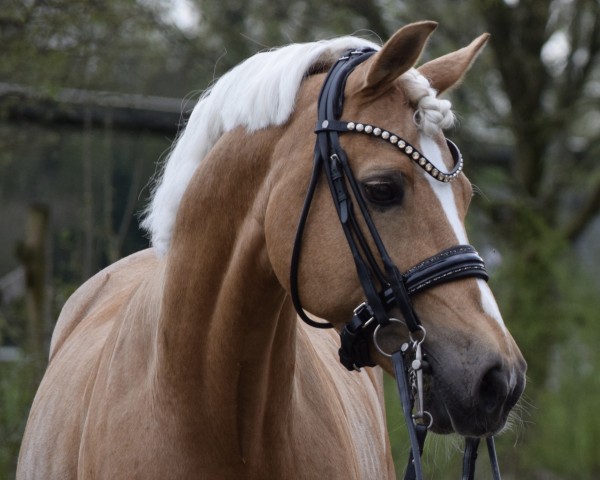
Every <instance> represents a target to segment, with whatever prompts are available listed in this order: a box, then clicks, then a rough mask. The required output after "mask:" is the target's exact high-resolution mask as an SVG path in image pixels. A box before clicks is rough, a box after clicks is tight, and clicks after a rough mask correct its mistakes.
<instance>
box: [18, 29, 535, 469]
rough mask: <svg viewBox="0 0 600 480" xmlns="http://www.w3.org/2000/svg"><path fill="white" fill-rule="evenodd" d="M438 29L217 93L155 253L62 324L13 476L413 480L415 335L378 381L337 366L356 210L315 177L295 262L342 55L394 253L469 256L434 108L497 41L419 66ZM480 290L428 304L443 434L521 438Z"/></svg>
mask: <svg viewBox="0 0 600 480" xmlns="http://www.w3.org/2000/svg"><path fill="white" fill-rule="evenodd" d="M436 26H437V24H436V23H434V22H429V21H424V22H418V23H413V24H409V25H406V26H404V27H403V28H401V29H399V30H398V31H397V32H396V33H395V34H394V35H393V36H392V37H391V38H390V39H389V40H388V41H387V42H386V43H385V44H384V45H383V47H380V46H378V45H376V44H374V43H372V42H370V41H367V40H364V39H361V38H357V37H340V38H335V39H330V40H326V41H320V42H313V43H305V44H292V45H288V46H285V47H281V48H279V49H274V50H270V51H266V52H261V53H258V54H256V55H254V56H252V57H250V58H248V59H247V60H246V61H244V62H242V63H241V64H239V65H238V66H236V67H234V68H233V69H232V70H231V71H229V72H228V73H226V74H225V75H224V76H223V77H222V78H221V79H220V80H218V81H217V82H216V83H215V84H214V85H213V86H212V88H211V89H210V90H209V91H208V92H207V93H205V94H204V96H203V97H202V99H201V100H200V101H199V102H198V104H197V105H196V106H195V108H194V110H193V112H192V114H191V116H190V118H189V121H188V123H187V125H186V126H185V129H184V130H183V133H182V134H181V135H180V136H179V138H178V139H177V141H176V142H175V146H174V147H173V149H172V151H171V152H170V154H169V156H168V159H167V161H166V163H165V166H164V170H163V173H162V176H161V177H160V178H159V179H158V181H157V187H156V188H155V190H154V192H153V198H152V201H151V203H150V205H149V207H148V209H147V211H146V214H145V217H144V220H143V227H144V228H146V229H147V230H148V231H149V233H150V236H151V241H152V247H151V248H149V249H146V250H143V251H141V252H138V253H135V254H133V255H131V256H128V257H126V258H123V259H121V260H120V261H118V262H116V263H114V264H113V265H111V266H108V267H107V268H106V269H104V270H102V271H101V272H99V273H97V274H96V275H95V276H93V277H92V278H91V279H90V280H88V281H87V282H86V283H84V284H83V285H82V286H81V287H80V288H79V289H78V290H77V291H76V292H75V293H74V294H73V295H72V296H71V297H70V298H69V300H68V301H67V302H66V304H65V306H64V308H63V310H62V312H61V314H60V316H59V318H58V321H57V324H56V327H55V330H54V333H53V336H52V341H51V346H50V355H49V364H48V367H47V370H46V372H45V375H44V377H43V379H42V381H41V384H40V386H39V389H38V391H37V394H36V396H35V399H34V401H33V405H32V407H31V411H30V415H29V419H28V423H27V425H26V429H25V433H24V438H23V442H22V446H21V450H20V454H19V461H18V467H17V478H19V479H33V478H61V479H69V478H81V479H84V478H110V479H119V478H126V479H132V478H143V479H151V478H156V479H159V478H160V479H163V478H186V479H187V478H218V479H225V480H227V479H240V478H244V479H270V478H273V479H275V478H276V479H281V478H294V479H314V478H331V479H344V480H347V479H367V478H369V479H372V478H380V479H386V478H387V479H389V478H395V473H394V465H393V460H392V456H391V452H390V442H389V437H388V434H387V430H386V420H385V407H384V403H383V396H382V382H383V371H386V372H388V373H393V365H392V361H391V359H390V357H389V355H388V354H387V353H388V352H392V351H394V350H395V349H397V348H398V346H399V345H400V344H403V343H404V342H406V340H407V338H409V337H411V336H413V335H414V334H413V333H412V332H411V331H409V330H408V329H407V328H406V325H405V324H406V323H407V319H406V318H403V317H402V315H403V313H402V312H400V313H398V312H396V310H397V308H396V310H394V312H395V313H394V318H395V319H396V320H394V322H392V324H391V326H390V325H387V326H385V325H384V326H382V328H379V329H378V331H377V332H376V335H375V337H376V338H375V340H376V341H374V340H373V336H371V337H370V338H367V339H366V345H367V346H368V355H369V356H370V358H372V362H371V363H370V366H367V367H366V368H361V369H359V368H358V366H359V365H354V364H351V365H350V366H349V367H348V366H346V368H344V366H343V365H341V363H340V361H339V359H338V353H339V347H340V332H343V330H344V326H345V325H346V323H347V322H348V319H349V318H350V317H352V316H353V311H354V308H355V306H356V305H357V304H360V303H361V302H362V301H363V300H364V296H365V293H364V289H363V286H362V284H361V281H360V280H359V277H358V275H357V270H356V264H355V261H354V260H355V259H354V258H353V255H352V252H351V249H350V248H348V247H349V243H348V240H347V238H345V235H344V230H343V228H341V227H340V221H339V218H340V215H342V216H343V215H344V214H347V213H348V212H347V210H344V211H342V210H343V209H344V208H345V207H340V208H338V207H339V205H337V204H336V203H335V202H332V199H331V198H330V197H331V194H330V189H329V188H328V184H327V182H325V181H324V180H320V181H319V180H318V176H315V175H313V176H315V178H317V180H316V181H315V182H314V185H312V187H314V188H313V192H312V193H313V195H312V201H311V202H310V209H309V212H308V214H307V215H306V218H305V220H306V221H305V224H304V226H303V232H302V235H301V246H302V247H301V248H302V250H301V252H302V254H301V256H300V257H299V258H297V264H296V265H295V268H293V265H292V264H293V263H294V262H293V261H292V256H293V252H294V250H295V245H296V244H297V242H296V237H297V236H298V235H297V232H298V222H299V216H300V214H301V212H302V210H303V206H304V205H305V200H306V195H307V190H308V189H309V188H310V185H309V184H310V182H311V178H312V177H311V171H312V168H313V162H312V161H311V159H313V158H314V153H315V149H314V139H315V133H314V132H315V120H316V119H317V116H318V112H317V105H318V102H317V98H318V96H319V92H320V91H321V89H322V87H323V85H324V82H325V79H326V76H327V74H328V72H329V71H330V70H331V69H332V67H333V65H334V64H335V63H336V61H338V59H340V58H341V57H343V56H344V55H347V56H352V55H354V52H356V51H364V50H365V49H366V50H369V52H370V53H369V57H368V58H367V59H366V60H365V61H364V62H361V63H360V64H357V65H356V67H355V68H353V69H352V71H349V73H348V75H347V78H345V79H344V82H343V85H342V87H341V90H342V93H343V95H344V103H343V112H342V113H341V117H343V118H344V119H353V120H358V121H360V122H361V123H355V122H349V123H348V124H347V125H346V124H344V125H346V126H344V127H343V128H342V127H339V125H338V123H339V122H338V123H336V122H332V124H333V125H334V126H335V125H337V127H336V128H338V127H339V130H340V131H339V132H337V133H336V135H337V136H338V137H339V143H340V145H341V147H342V148H343V150H344V152H345V154H346V156H347V160H348V166H349V167H350V168H351V169H352V172H353V174H354V176H355V179H356V185H357V186H358V194H359V195H360V196H361V197H362V198H363V199H364V204H365V206H366V211H367V212H368V214H369V215H370V218H371V219H372V223H373V224H374V226H375V227H376V230H377V233H378V234H379V236H380V239H381V242H383V244H384V245H385V248H386V251H387V253H388V254H389V257H390V259H391V261H393V263H394V264H395V266H396V267H397V270H398V271H399V272H400V271H402V272H407V271H410V270H411V267H413V266H414V265H418V264H419V263H420V262H423V260H424V259H428V258H430V257H432V255H433V256H434V258H438V257H435V255H436V254H437V253H438V252H440V251H442V252H447V251H448V249H452V248H453V247H454V246H456V245H457V244H466V243H467V236H466V233H465V228H464V218H465V215H466V212H467V209H468V207H469V202H470V200H471V196H472V187H471V184H470V183H469V181H468V180H467V178H466V176H465V174H464V173H463V172H462V171H461V170H462V159H460V161H458V160H457V158H456V157H457V155H459V154H458V153H457V152H458V150H457V148H456V147H455V146H453V144H451V143H448V142H446V139H445V137H444V134H443V129H445V128H448V127H450V126H451V125H452V124H453V121H454V116H453V113H452V110H451V105H450V102H449V101H447V100H444V99H441V98H439V97H438V95H441V94H442V93H444V92H446V91H447V90H449V89H451V88H452V87H454V86H455V85H457V84H458V83H459V82H460V81H461V79H462V78H463V76H464V74H465V73H466V71H467V70H468V69H469V67H470V65H471V64H472V62H473V61H474V59H475V58H476V57H477V55H478V53H479V52H480V51H481V49H482V48H483V46H484V45H485V43H486V41H487V36H486V35H482V36H480V37H478V38H477V39H475V40H474V41H473V42H472V43H471V44H470V45H468V46H466V47H464V48H462V49H460V50H457V51H454V52H452V53H449V54H447V55H444V56H442V57H439V58H436V59H433V60H431V61H428V62H426V63H424V64H423V65H421V66H420V67H418V68H416V67H415V65H416V64H417V62H418V59H419V58H420V55H421V53H422V50H423V49H424V47H425V44H426V42H427V40H428V38H429V37H430V35H431V33H432V32H433V30H434V29H435V28H436ZM348 52H350V53H348ZM326 123H327V124H328V122H323V123H322V124H321V125H320V126H318V127H317V130H319V129H321V130H326V129H327V128H333V127H331V125H330V126H329V127H328V126H327V124H326ZM373 126H377V127H373ZM350 128H352V129H353V130H355V132H360V133H362V134H358V133H356V134H355V133H349V132H348V130H350ZM390 132H397V133H394V134H390ZM317 135H319V134H317ZM400 138H401V139H402V140H400ZM394 140H395V141H394ZM401 142H405V143H401ZM407 145H411V147H410V152H412V153H410V152H409V149H408V148H407ZM415 152H420V153H421V154H422V156H421V157H419V160H418V161H417V160H416V159H415V158H416V157H415V156H414V154H415ZM409 153H410V154H409ZM417 157H418V155H417ZM332 158H333V155H332ZM423 159H427V161H426V162H425V160H423ZM328 161H329V159H328ZM421 162H424V163H422V164H421ZM453 165H454V167H453ZM458 166H460V168H458ZM453 168H454V169H453ZM452 169H453V170H452ZM344 178H345V180H344V181H343V182H342V183H347V182H348V178H347V177H344ZM337 185H338V187H339V186H340V185H339V182H338V184H337ZM344 188H346V192H349V190H350V188H349V187H348V186H347V185H346V186H345V187H344ZM341 193H343V192H341ZM354 208H355V209H356V206H355V207H354ZM365 222H366V220H365V219H363V218H362V217H361V218H359V219H358V220H357V222H356V224H357V226H358V227H362V228H366V226H365ZM373 244H374V240H373V239H372V238H370V237H367V238H366V240H365V244H364V245H362V247H361V249H362V250H363V251H366V250H368V249H369V248H372V249H373V248H374V247H373ZM452 255H454V253H452ZM469 255H474V254H472V253H469ZM442 256H443V255H442ZM373 263H374V264H380V263H381V261H380V259H379V258H375V259H374V262H373ZM425 263H426V264H427V261H426V262H425ZM396 267H394V268H396ZM292 269H295V270H297V271H296V272H295V273H296V275H295V276H296V281H293V280H292V278H293V277H294V275H290V271H291V270H292ZM476 277H477V276H476V275H470V276H466V277H464V278H452V281H449V282H440V283H439V284H436V285H435V286H432V287H431V288H427V289H423V290H422V291H421V290H419V291H417V292H416V293H411V294H410V302H411V308H412V309H413V310H414V312H416V315H418V318H419V322H420V324H419V325H421V328H422V329H423V331H425V330H426V340H425V341H423V343H422V346H423V354H424V356H425V357H426V359H427V363H428V368H427V369H426V370H424V375H423V377H424V387H423V397H424V398H423V402H424V408H426V409H427V412H428V414H429V415H430V416H431V422H430V423H431V425H430V430H432V431H434V432H437V433H441V434H445V433H450V432H457V433H459V434H461V435H464V436H468V437H481V438H483V437H487V436H489V435H492V434H495V433H498V432H500V431H501V430H502V429H503V427H504V425H505V423H506V420H507V416H508V413H509V411H510V410H511V408H512V407H513V406H514V405H515V403H516V402H517V400H518V398H519V396H520V395H521V393H522V391H523V389H524V385H525V371H526V362H525V360H524V358H523V356H522V354H521V352H520V351H519V348H518V347H517V345H516V343H515V341H514V340H513V338H512V337H511V335H510V333H509V331H508V329H507V327H506V325H505V324H504V322H503V319H502V317H501V314H500V312H499V309H498V306H497V304H496V302H495V300H494V297H493V294H492V292H491V290H490V289H489V287H488V285H487V283H486V282H485V281H484V280H483V279H482V278H476ZM402 284H403V282H402V281H401V282H399V286H397V287H395V288H396V289H397V288H400V289H402V288H404V287H403V285H402ZM294 288H296V289H297V292H296V296H298V295H299V296H300V297H301V300H302V301H301V306H302V309H301V310H302V312H305V313H304V316H309V317H310V318H311V319H312V320H313V321H314V322H315V323H317V322H319V320H318V319H326V321H327V322H329V324H330V325H332V326H333V327H334V328H332V329H316V328H312V327H311V326H309V325H307V324H305V323H304V322H301V321H300V320H299V317H298V315H299V312H298V311H297V309H296V308H295V305H294V304H295V302H294V301H293V298H292V297H293V296H294V295H293V293H294V292H293V291H294ZM394 292H396V290H394ZM371 297H373V295H371ZM411 311H412V310H411ZM409 313H410V312H409ZM409 313H406V312H404V314H405V317H406V315H408V314H409ZM373 315H374V316H376V314H375V313H373ZM411 315H412V314H411ZM367 363H368V362H367ZM363 364H364V362H363ZM354 366H356V367H357V368H353V367H354ZM349 370H351V371H349Z"/></svg>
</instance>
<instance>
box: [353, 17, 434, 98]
mask: <svg viewBox="0 0 600 480" xmlns="http://www.w3.org/2000/svg"><path fill="white" fill-rule="evenodd" d="M436 27H437V23H436V22H430V21H424V22H417V23H411V24H409V25H406V26H405V27H403V28H401V29H400V30H398V31H397V32H396V33H395V34H394V35H392V37H391V38H390V39H389V40H388V41H387V42H386V43H385V45H384V46H383V47H382V49H381V50H380V51H379V52H377V53H376V54H375V55H374V56H373V60H372V61H370V62H369V70H368V72H367V75H366V78H365V83H364V84H363V89H366V90H368V91H375V90H378V89H379V88H381V87H383V86H385V85H387V84H391V83H392V82H393V81H394V80H396V78H398V77H399V76H400V75H402V74H403V73H404V72H406V71H407V70H408V69H410V68H411V67H412V66H413V65H414V64H415V63H417V60H418V59H419V57H420V56H421V52H422V51H423V48H424V47H425V43H427V39H428V38H429V36H430V35H431V34H432V33H433V31H434V30H435V29H436Z"/></svg>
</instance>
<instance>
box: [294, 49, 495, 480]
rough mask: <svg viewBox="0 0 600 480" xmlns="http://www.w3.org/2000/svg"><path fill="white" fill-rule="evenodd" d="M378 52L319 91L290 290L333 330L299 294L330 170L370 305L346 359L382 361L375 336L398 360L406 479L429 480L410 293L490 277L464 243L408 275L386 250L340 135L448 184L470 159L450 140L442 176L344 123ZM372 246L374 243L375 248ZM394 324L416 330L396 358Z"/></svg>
mask: <svg viewBox="0 0 600 480" xmlns="http://www.w3.org/2000/svg"><path fill="white" fill-rule="evenodd" d="M374 53H375V50H373V49H370V48H366V49H361V50H354V51H348V52H347V53H346V54H345V55H344V56H342V57H341V58H340V59H339V60H338V61H337V62H336V63H335V64H334V65H333V67H332V68H331V69H330V71H329V73H328V75H327V78H326V80H325V82H324V84H323V87H322V89H321V92H320V94H319V99H318V121H317V127H316V130H315V133H316V135H317V140H316V144H315V149H314V164H313V171H312V175H311V179H310V183H309V186H308V190H307V194H306V199H305V203H304V207H303V209H302V212H301V215H300V220H299V223H298V230H297V232H296V238H295V242H294V248H293V252H292V262H291V268H290V290H291V297H292V301H293V304H294V307H295V309H296V311H297V312H298V315H299V316H300V318H301V319H302V320H303V321H304V322H306V323H307V324H308V325H310V326H312V327H315V328H332V327H333V325H332V324H330V323H324V322H317V321H315V320H313V319H311V318H310V317H309V316H308V315H307V314H306V313H305V312H304V310H303V308H302V303H301V300H300V294H299V290H298V269H299V263H300V253H301V246H302V238H303V235H304V230H305V226H306V222H307V219H308V214H309V211H310V206H311V203H312V200H313V197H314V193H315V190H316V187H317V184H318V181H319V178H320V177H321V173H323V174H324V175H325V177H326V179H327V183H328V185H329V189H330V191H331V194H332V198H333V202H334V204H335V207H336V210H337V213H338V217H339V221H340V224H341V226H342V229H343V231H344V234H345V237H346V240H347V242H348V246H349V247H350V251H351V253H352V257H353V259H354V264H355V267H356V272H357V275H358V279H359V281H360V284H361V287H362V289H363V292H364V295H365V301H364V303H362V304H360V305H359V306H358V307H356V309H355V310H354V314H353V316H352V319H351V320H350V321H349V322H348V323H346V325H345V326H344V327H343V329H342V331H341V333H340V339H341V347H340V349H339V355H340V361H341V363H342V364H343V365H344V366H345V367H346V368H347V369H348V370H350V371H352V370H358V371H360V368H362V367H365V366H368V367H372V366H375V365H376V363H375V362H374V361H373V359H372V358H371V354H370V350H369V349H370V344H371V339H372V340H373V343H374V345H375V347H376V348H377V349H378V350H379V351H380V352H381V353H382V354H383V355H385V356H387V357H389V358H391V361H392V364H393V367H394V372H395V379H396V384H397V386H398V394H399V397H400V401H401V404H402V409H403V413H404V418H405V421H406V425H407V429H408V434H409V439H410V444H411V450H410V455H409V461H408V465H407V468H406V471H405V477H404V478H405V480H409V479H414V480H421V479H422V478H423V473H422V468H421V454H422V452H423V447H424V444H425V438H426V435H427V431H428V429H429V428H430V427H431V425H432V424H433V418H432V417H431V415H430V414H429V413H428V412H426V411H424V409H423V372H424V370H426V369H427V368H428V365H427V362H426V358H425V355H424V354H423V352H422V349H421V344H422V343H423V342H424V341H425V338H426V331H425V328H424V327H423V326H422V325H421V322H420V321H419V318H418V316H417V313H416V312H415V310H414V308H413V306H412V302H411V299H410V296H411V295H414V294H416V293H419V292H421V291H423V290H426V289H428V288H431V287H434V286H436V285H439V284H440V283H444V282H449V281H452V280H457V279H460V278H465V277H476V278H482V279H484V280H487V279H488V275H487V272H486V269H485V264H484V262H483V260H482V259H481V257H480V256H479V255H478V253H477V252H476V250H475V249H474V248H473V247H472V246H470V245H457V246H455V247H452V248H450V249H447V250H444V251H442V252H439V253H438V254H436V255H434V256H432V257H430V258H428V259H426V260H424V261H423V262H421V263H419V264H418V265H416V266H414V267H412V268H410V269H409V270H408V271H406V272H404V273H401V272H400V271H399V270H398V268H397V267H396V265H395V264H394V262H393V261H392V259H391V257H390V256H389V254H388V253H387V251H386V249H385V246H384V244H383V242H382V240H381V238H380V236H379V233H378V231H377V229H376V227H375V224H374V222H373V220H372V219H371V216H370V214H369V211H368V208H367V204H366V202H365V200H364V198H363V195H362V192H361V187H360V185H359V183H358V182H357V180H356V178H355V176H354V174H353V172H352V169H351V168H350V164H349V162H348V158H347V156H346V153H345V152H344V150H343V149H342V147H341V145H340V143H339V135H340V134H343V133H346V132H352V133H362V134H367V135H370V136H374V137H376V138H380V139H382V140H384V141H386V142H388V143H391V144H392V145H394V146H396V147H397V148H398V149H399V150H400V151H401V152H402V153H403V154H405V155H407V156H409V158H410V159H411V160H413V161H414V162H415V163H416V164H417V165H418V166H419V167H421V168H423V170H424V171H425V172H426V173H427V174H429V175H431V176H432V177H433V178H435V179H436V180H439V181H442V182H449V181H452V180H453V179H454V178H455V177H456V176H458V174H459V173H460V171H461V170H462V164H463V161H462V157H461V155H460V151H459V150H458V148H457V147H456V145H454V144H453V143H452V142H450V141H449V140H448V146H449V148H450V151H451V152H452V155H453V157H454V161H455V166H454V168H453V169H452V170H451V171H450V172H441V171H439V170H438V169H436V168H435V167H434V166H433V165H432V164H431V163H430V162H429V161H428V160H427V158H426V157H425V156H424V155H422V154H421V153H420V152H419V151H418V149H416V148H415V147H414V146H413V145H411V144H410V143H408V142H407V141H406V140H404V139H402V138H401V137H400V136H398V135H395V134H393V133H392V132H389V131H387V130H384V129H382V128H379V127H375V126H372V125H364V124H361V123H357V122H349V121H341V120H340V116H341V114H342V110H343V102H344V88H345V84H346V80H347V78H348V76H349V75H350V73H351V72H352V71H353V70H354V68H355V67H356V66H357V65H359V64H360V63H362V62H364V61H365V60H367V59H368V58H369V57H370V56H371V55H373V54H374ZM358 215H360V216H361V218H362V221H363V223H364V224H365V225H366V227H367V228H366V230H367V232H366V233H365V232H364V231H363V228H361V225H360V223H359V219H358ZM371 245H374V246H375V249H374V251H373V249H372V248H371ZM382 267H383V268H382ZM392 309H398V310H399V311H400V313H401V315H402V320H398V319H395V318H392V317H391V316H390V311H391V310H392ZM392 323H401V324H403V325H406V327H407V328H408V330H409V341H407V342H405V343H404V344H403V345H402V346H401V348H400V349H399V350H398V351H396V352H393V353H391V354H390V353H386V352H384V351H383V350H382V349H381V348H380V346H379V343H378V332H379V331H380V330H381V329H385V328H386V327H387V326H389V325H390V324H392ZM415 403H416V407H415ZM486 441H487V446H488V452H489V456H490V461H491V464H492V473H493V475H494V480H499V479H500V472H499V469H498V463H497V460H496V453H495V447H494V439H493V437H487V439H486ZM479 442H480V439H479V438H466V439H465V451H464V457H463V474H462V480H472V479H473V478H474V472H475V459H476V458H477V447H478V445H479ZM415 452H416V453H415Z"/></svg>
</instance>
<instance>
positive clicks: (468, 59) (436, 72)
mask: <svg viewBox="0 0 600 480" xmlns="http://www.w3.org/2000/svg"><path fill="white" fill-rule="evenodd" d="M488 38H490V35H489V33H484V34H483V35H481V36H479V37H477V38H476V39H475V40H473V41H472V42H471V43H470V44H469V45H468V46H466V47H464V48H461V49H460V50H457V51H456V52H452V53H449V54H447V55H444V56H443V57H439V58H436V59H435V60H431V61H430V62H427V63H426V64H424V65H421V66H420V67H419V68H418V70H419V73H421V75H423V76H424V77H425V78H426V79H427V80H429V83H430V84H431V86H432V87H433V88H435V89H436V90H437V92H438V93H442V92H445V91H446V90H448V89H450V88H452V87H454V86H455V85H456V84H457V83H459V82H460V81H461V80H462V78H463V76H464V75H465V73H467V70H469V68H470V67H471V64H472V63H473V62H474V61H475V59H476V58H477V55H479V53H480V52H481V50H482V49H483V47H484V46H485V44H486V43H487V41H488Z"/></svg>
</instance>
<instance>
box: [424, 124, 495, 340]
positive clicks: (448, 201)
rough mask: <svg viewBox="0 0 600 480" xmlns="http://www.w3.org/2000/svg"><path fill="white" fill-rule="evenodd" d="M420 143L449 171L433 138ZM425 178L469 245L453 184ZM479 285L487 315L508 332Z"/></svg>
mask: <svg viewBox="0 0 600 480" xmlns="http://www.w3.org/2000/svg"><path fill="white" fill-rule="evenodd" d="M419 141H420V144H421V152H422V153H423V155H425V157H426V158H427V159H428V160H429V161H430V162H431V163H432V164H433V165H434V167H435V168H437V169H438V170H440V171H441V172H446V171H448V167H447V166H446V165H445V164H444V160H443V158H442V152H441V150H440V148H439V147H438V144H437V143H435V142H434V141H433V139H432V138H431V137H429V136H427V135H424V134H421V136H420V139H419ZM425 178H426V179H427V182H429V185H430V186H431V188H432V190H433V192H434V193H435V195H436V197H437V198H438V200H439V201H440V203H441V205H442V208H443V209H444V212H445V213H446V217H447V219H448V222H449V223H450V226H451V227H452V230H453V231H454V235H456V240H457V241H458V243H459V244H463V245H466V244H468V243H469V240H468V239H467V232H466V231H465V226H464V224H463V222H462V220H461V219H460V216H459V214H458V208H457V206H456V199H455V198H454V192H453V190H452V183H451V182H448V183H444V182H440V181H439V180H436V179H434V178H433V177H432V176H431V175H427V174H425ZM477 285H478V286H479V292H480V295H481V300H480V301H481V306H482V308H483V310H484V311H485V313H486V314H487V315H489V316H490V317H492V318H493V319H494V320H496V322H498V324H499V325H500V326H501V327H502V329H503V330H504V332H506V326H505V325H504V321H503V320H502V315H500V310H499V309H498V305H497V304H496V299H495V298H494V295H493V294H492V291H491V290H490V287H488V284H487V283H486V282H485V281H483V280H481V279H477Z"/></svg>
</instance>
